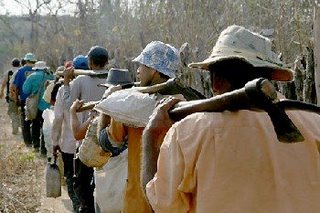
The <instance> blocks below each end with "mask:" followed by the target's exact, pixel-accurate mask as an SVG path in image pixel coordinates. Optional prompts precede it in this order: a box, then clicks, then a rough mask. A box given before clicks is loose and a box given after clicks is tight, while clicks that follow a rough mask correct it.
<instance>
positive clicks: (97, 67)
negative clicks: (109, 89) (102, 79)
mask: <svg viewBox="0 0 320 213" xmlns="http://www.w3.org/2000/svg"><path fill="white" fill-rule="evenodd" d="M90 69H91V70H97V71H101V70H104V67H100V66H97V65H91V66H90Z"/></svg>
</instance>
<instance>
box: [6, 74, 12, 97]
mask: <svg viewBox="0 0 320 213" xmlns="http://www.w3.org/2000/svg"><path fill="white" fill-rule="evenodd" d="M12 75H13V71H12V70H9V72H8V79H7V92H6V101H7V103H9V101H10V96H9V95H10V79H11V77H12Z"/></svg>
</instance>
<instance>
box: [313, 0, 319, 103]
mask: <svg viewBox="0 0 320 213" xmlns="http://www.w3.org/2000/svg"><path fill="white" fill-rule="evenodd" d="M314 62H315V66H314V70H315V72H314V75H315V88H316V96H317V97H316V98H317V104H318V105H319V104H320V6H319V5H315V7H314Z"/></svg>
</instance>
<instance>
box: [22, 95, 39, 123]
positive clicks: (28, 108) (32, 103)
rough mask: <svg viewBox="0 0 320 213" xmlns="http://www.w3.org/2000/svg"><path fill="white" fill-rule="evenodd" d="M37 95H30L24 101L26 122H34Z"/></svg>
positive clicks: (37, 101)
mask: <svg viewBox="0 0 320 213" xmlns="http://www.w3.org/2000/svg"><path fill="white" fill-rule="evenodd" d="M39 96H40V94H39V93H36V94H33V95H30V96H29V97H27V99H26V105H25V107H24V109H25V113H26V120H27V121H30V120H34V119H35V118H36V117H37V113H38V103H39Z"/></svg>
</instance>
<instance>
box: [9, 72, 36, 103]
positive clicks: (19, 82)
mask: <svg viewBox="0 0 320 213" xmlns="http://www.w3.org/2000/svg"><path fill="white" fill-rule="evenodd" d="M32 72H33V70H32V67H31V66H24V67H21V68H20V69H18V71H17V75H16V77H15V78H14V81H13V84H14V85H15V86H16V87H17V88H18V91H19V97H20V100H21V101H26V98H27V97H28V95H26V94H25V93H24V92H23V90H22V87H23V83H24V82H25V80H26V78H27V76H28V75H30V74H31V73H32Z"/></svg>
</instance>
